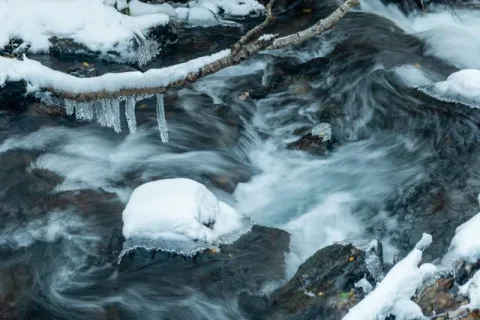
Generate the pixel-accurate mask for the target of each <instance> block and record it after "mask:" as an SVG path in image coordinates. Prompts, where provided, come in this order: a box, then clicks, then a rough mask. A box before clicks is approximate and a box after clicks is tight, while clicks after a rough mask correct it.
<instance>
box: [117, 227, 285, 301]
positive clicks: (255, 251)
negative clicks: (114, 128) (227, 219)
mask: <svg viewBox="0 0 480 320" xmlns="http://www.w3.org/2000/svg"><path fill="white" fill-rule="evenodd" d="M114 237H117V239H116V240H112V241H111V242H112V243H117V244H118V243H119V242H121V238H119V237H121V233H119V232H118V230H117V231H116V233H115V235H114ZM289 242H290V239H289V235H288V233H287V232H285V231H282V230H278V229H273V228H268V227H262V226H257V225H255V226H253V228H252V230H251V231H250V232H248V233H247V234H245V235H243V236H242V237H240V239H238V240H237V241H235V242H234V243H233V244H231V245H222V246H221V247H220V250H219V251H217V250H206V251H203V252H200V253H198V254H196V255H194V256H191V257H188V256H184V255H179V254H176V253H169V252H162V251H148V250H145V249H141V248H139V249H137V250H135V251H131V252H130V253H129V254H127V255H126V256H124V257H123V258H122V261H121V263H120V264H119V266H118V282H122V281H124V279H125V281H126V280H127V279H128V278H129V277H130V276H132V275H135V277H141V278H142V281H143V282H144V283H148V284H149V286H150V289H152V290H154V291H156V292H158V293H159V294H161V295H165V296H171V294H172V292H171V288H172V286H173V287H175V288H178V290H179V292H180V291H182V292H183V290H186V289H185V287H187V286H188V287H190V288H193V289H196V290H200V291H201V292H202V293H204V294H206V295H207V296H217V297H218V296H219V295H221V296H230V297H231V296H232V295H233V294H235V293H236V292H237V291H238V290H241V289H246V290H251V291H253V292H255V291H258V290H260V288H261V287H262V286H263V285H264V284H265V283H266V282H269V281H280V280H283V279H284V277H285V274H284V270H285V259H284V258H285V253H286V252H288V250H289ZM147 266H148V268H147ZM150 278H151V281H148V279H150ZM146 280H147V281H146ZM172 281H175V284H174V285H173V283H171V282H172ZM167 283H170V284H169V285H167ZM178 294H180V293H178Z"/></svg>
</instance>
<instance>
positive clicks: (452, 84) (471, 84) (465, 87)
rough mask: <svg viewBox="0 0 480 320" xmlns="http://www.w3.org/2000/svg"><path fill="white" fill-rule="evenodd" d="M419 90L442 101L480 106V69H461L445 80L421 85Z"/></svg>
mask: <svg viewBox="0 0 480 320" xmlns="http://www.w3.org/2000/svg"><path fill="white" fill-rule="evenodd" d="M419 90H420V91H422V92H424V93H425V94H427V95H429V96H431V97H433V98H435V99H438V100H441V101H445V102H453V103H461V104H463V105H466V106H469V107H474V108H480V70H477V69H464V70H460V71H458V72H455V73H453V74H451V75H450V76H449V77H448V78H447V80H445V81H441V82H437V83H435V84H433V85H430V86H426V87H421V88H419Z"/></svg>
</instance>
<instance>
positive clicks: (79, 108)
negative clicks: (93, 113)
mask: <svg viewBox="0 0 480 320" xmlns="http://www.w3.org/2000/svg"><path fill="white" fill-rule="evenodd" d="M84 105H85V103H84V102H75V118H77V120H83V119H85V106H84Z"/></svg>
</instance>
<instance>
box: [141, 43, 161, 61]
mask: <svg viewBox="0 0 480 320" xmlns="http://www.w3.org/2000/svg"><path fill="white" fill-rule="evenodd" d="M159 53H160V45H159V44H158V42H156V41H152V40H144V41H142V43H141V44H140V45H139V46H138V49H137V58H138V65H139V66H140V67H143V66H145V65H146V64H147V63H149V62H150V61H152V60H153V58H155V57H156V56H157V55H158V54H159Z"/></svg>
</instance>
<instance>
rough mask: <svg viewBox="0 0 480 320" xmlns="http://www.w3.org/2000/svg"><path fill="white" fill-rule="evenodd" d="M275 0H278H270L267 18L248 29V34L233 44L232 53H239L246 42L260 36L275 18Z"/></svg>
mask: <svg viewBox="0 0 480 320" xmlns="http://www.w3.org/2000/svg"><path fill="white" fill-rule="evenodd" d="M275 1H276V0H270V2H269V3H268V5H267V7H266V9H267V15H266V17H265V20H264V21H263V22H262V23H260V24H259V25H257V26H256V27H255V28H253V29H252V30H250V31H248V32H247V34H246V35H244V36H243V37H242V38H241V39H240V40H238V41H237V42H236V43H235V44H234V45H233V46H232V54H237V53H238V52H239V51H240V49H241V48H242V47H243V46H244V45H245V44H247V43H248V42H250V41H252V40H253V39H254V38H258V37H259V36H260V33H261V32H262V31H263V30H264V29H265V28H266V27H268V26H269V25H270V24H271V23H272V22H273V21H274V20H275V18H274V17H273V14H272V8H273V5H274V4H275Z"/></svg>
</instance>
